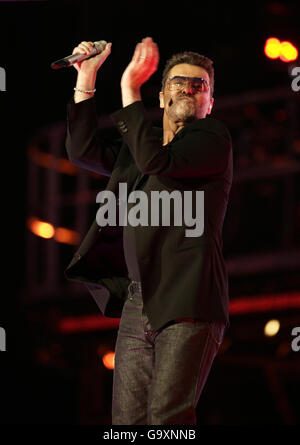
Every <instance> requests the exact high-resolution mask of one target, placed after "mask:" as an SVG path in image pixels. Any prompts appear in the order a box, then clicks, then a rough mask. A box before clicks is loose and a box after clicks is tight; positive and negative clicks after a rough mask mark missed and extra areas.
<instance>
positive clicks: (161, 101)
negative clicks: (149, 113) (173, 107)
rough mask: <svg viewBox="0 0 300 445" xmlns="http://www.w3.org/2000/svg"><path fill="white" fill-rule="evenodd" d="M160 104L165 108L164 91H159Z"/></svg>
mask: <svg viewBox="0 0 300 445" xmlns="http://www.w3.org/2000/svg"><path fill="white" fill-rule="evenodd" d="M159 106H160V108H165V101H164V93H163V92H162V91H160V92H159Z"/></svg>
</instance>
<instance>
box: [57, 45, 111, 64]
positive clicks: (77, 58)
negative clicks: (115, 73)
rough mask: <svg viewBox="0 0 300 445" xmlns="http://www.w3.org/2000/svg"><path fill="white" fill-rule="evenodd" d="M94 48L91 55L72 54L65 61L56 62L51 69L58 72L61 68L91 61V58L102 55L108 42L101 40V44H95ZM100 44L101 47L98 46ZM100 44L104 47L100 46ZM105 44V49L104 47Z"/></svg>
mask: <svg viewBox="0 0 300 445" xmlns="http://www.w3.org/2000/svg"><path fill="white" fill-rule="evenodd" d="M95 43H96V44H95V45H94V48H93V50H92V52H91V54H78V53H77V54H71V55H70V56H67V57H64V58H63V59H60V60H56V61H55V62H52V63H51V68H53V69H55V70H57V69H59V68H67V67H68V66H71V65H74V63H77V62H82V61H83V60H85V59H89V58H91V57H94V56H95V55H97V54H100V53H101V52H102V51H103V50H104V48H105V45H106V42H105V41H104V40H101V42H95ZM98 43H99V45H97V44H98ZM100 43H101V44H102V45H100ZM103 44H104V47H103Z"/></svg>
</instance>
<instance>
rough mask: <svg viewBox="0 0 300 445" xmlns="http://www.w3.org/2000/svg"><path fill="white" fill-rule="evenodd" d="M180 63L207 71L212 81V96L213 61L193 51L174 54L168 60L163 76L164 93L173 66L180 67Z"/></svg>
mask: <svg viewBox="0 0 300 445" xmlns="http://www.w3.org/2000/svg"><path fill="white" fill-rule="evenodd" d="M180 63H188V64H189V65H196V66H201V67H202V68H204V69H205V70H206V71H207V73H208V75H209V80H210V94H211V96H212V95H213V92H214V67H213V61H212V60H211V59H209V58H208V57H206V56H202V55H201V54H198V53H195V52H193V51H184V52H182V53H178V54H174V55H173V56H172V57H171V58H170V59H169V60H167V62H166V65H165V67H164V71H163V75H162V91H163V90H164V87H165V83H166V80H167V78H168V74H169V71H170V70H171V68H173V66H175V65H179V64H180Z"/></svg>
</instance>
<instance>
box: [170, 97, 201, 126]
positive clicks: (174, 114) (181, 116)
mask: <svg viewBox="0 0 300 445" xmlns="http://www.w3.org/2000/svg"><path fill="white" fill-rule="evenodd" d="M166 113H167V115H168V117H169V118H170V119H172V120H173V121H174V122H192V121H194V120H196V119H197V117H196V105H195V101H194V99H192V98H190V97H188V96H180V97H178V98H177V99H176V100H175V101H173V100H171V101H170V104H169V107H168V110H167V111H166Z"/></svg>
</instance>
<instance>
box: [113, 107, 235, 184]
mask: <svg viewBox="0 0 300 445" xmlns="http://www.w3.org/2000/svg"><path fill="white" fill-rule="evenodd" d="M112 119H113V120H114V122H115V123H116V125H117V127H118V128H119V131H120V133H121V134H122V136H123V140H124V141H125V143H126V144H127V145H128V147H129V149H130V151H131V154H132V156H133V157H134V159H135V162H136V165H137V168H138V169H139V170H140V172H142V173H143V174H148V175H161V176H169V177H174V178H187V177H189V178H192V177H206V176H211V175H218V174H222V173H223V172H224V171H225V170H226V169H227V166H228V162H229V160H230V154H231V150H232V148H231V138H230V135H229V132H228V131H227V129H226V127H225V126H224V125H223V124H222V123H221V122H220V121H218V120H216V119H210V118H205V119H199V120H197V121H195V122H193V123H191V124H189V125H187V126H186V127H184V128H183V129H182V130H180V131H179V132H178V134H177V135H175V137H174V138H173V140H172V141H171V142H170V143H169V144H168V145H166V146H163V145H162V142H161V141H160V139H159V138H157V137H156V136H155V135H154V133H153V131H152V124H151V122H148V121H147V119H146V118H145V111H144V108H143V104H142V102H140V101H137V102H134V103H133V104H131V105H128V106H127V107H124V108H122V109H121V110H118V111H117V112H115V113H113V114H112Z"/></svg>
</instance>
